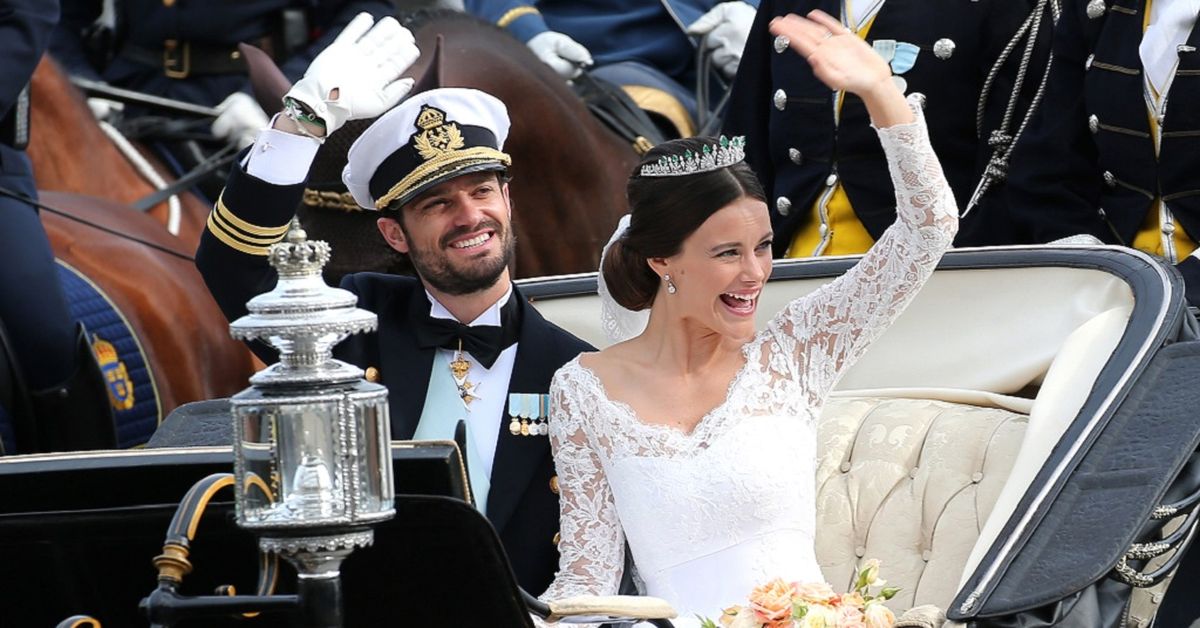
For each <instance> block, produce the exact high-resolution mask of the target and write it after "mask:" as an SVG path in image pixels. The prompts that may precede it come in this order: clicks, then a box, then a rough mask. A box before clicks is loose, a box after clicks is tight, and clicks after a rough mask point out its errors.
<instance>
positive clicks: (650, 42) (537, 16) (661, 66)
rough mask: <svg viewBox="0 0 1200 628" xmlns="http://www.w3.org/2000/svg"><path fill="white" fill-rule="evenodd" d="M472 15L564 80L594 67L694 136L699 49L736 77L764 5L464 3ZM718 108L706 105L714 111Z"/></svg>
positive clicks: (709, 1) (682, 0)
mask: <svg viewBox="0 0 1200 628" xmlns="http://www.w3.org/2000/svg"><path fill="white" fill-rule="evenodd" d="M463 4H464V5H465V7H466V9H467V11H469V12H471V13H474V14H475V15H478V16H480V17H481V18H483V19H485V20H487V21H489V22H492V23H494V24H497V25H499V26H500V27H501V28H505V29H507V30H508V31H509V32H510V33H512V34H513V36H515V37H516V38H517V39H519V40H521V41H522V42H524V43H525V44H526V45H527V46H529V48H530V49H531V50H532V51H533V52H534V54H536V55H537V56H538V58H540V59H541V60H542V61H544V62H545V63H546V64H547V65H549V66H550V67H551V68H553V69H554V70H555V71H556V72H558V73H559V74H560V75H561V76H562V77H563V78H566V79H570V78H574V77H575V76H577V75H578V74H579V72H580V71H581V69H582V68H584V67H591V68H592V69H591V72H592V74H593V76H596V77H598V78H601V79H604V80H607V81H609V82H611V83H614V84H616V85H620V86H622V87H624V88H625V90H626V91H627V92H629V94H630V96H631V97H632V98H633V100H634V102H636V103H637V104H638V105H639V106H640V107H642V108H643V109H645V110H647V111H649V112H651V113H654V114H657V115H659V116H661V117H662V118H665V119H666V120H669V121H670V122H671V124H672V125H673V126H674V127H675V129H676V130H677V131H678V133H679V134H680V135H682V136H685V137H686V136H690V135H693V134H694V133H695V130H696V129H695V120H696V115H697V112H696V96H695V94H696V46H697V42H698V41H699V38H700V37H701V36H704V37H705V38H706V39H705V41H706V48H707V50H708V51H709V52H710V53H711V54H712V63H713V66H714V68H715V69H716V70H717V71H718V72H719V73H720V74H721V75H722V76H723V77H724V78H725V79H729V78H732V77H733V75H734V74H735V73H736V71H737V66H738V61H739V60H740V59H741V55H742V48H743V47H744V46H745V43H746V34H747V32H748V31H749V28H750V23H751V21H752V20H753V19H754V11H755V8H756V7H757V6H758V0H746V1H742V0H735V1H733V2H722V1H720V0H660V1H650V2H646V1H644V0H608V1H606V2H579V1H578V0H541V1H536V2H535V1H530V0H465V1H464V3H463ZM713 104H714V103H708V104H707V105H706V106H709V107H711V106H712V105H713Z"/></svg>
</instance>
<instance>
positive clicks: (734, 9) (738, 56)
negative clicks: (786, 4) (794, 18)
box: [687, 0, 755, 78]
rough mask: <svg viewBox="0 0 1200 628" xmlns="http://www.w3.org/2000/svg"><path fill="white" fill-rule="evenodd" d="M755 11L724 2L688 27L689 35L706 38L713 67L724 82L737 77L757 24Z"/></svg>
mask: <svg viewBox="0 0 1200 628" xmlns="http://www.w3.org/2000/svg"><path fill="white" fill-rule="evenodd" d="M754 14H755V9H754V7H752V6H750V5H748V4H746V3H745V2H741V0H738V1H736V2H722V3H721V4H718V5H717V6H715V7H713V8H712V10H710V11H709V12H708V13H705V14H704V15H702V16H700V19H698V20H696V21H695V22H693V23H692V25H691V26H689V27H688V29H687V32H688V34H689V35H694V36H696V37H704V36H706V35H707V37H705V40H704V47H705V49H706V50H707V52H708V53H709V54H710V55H712V64H713V66H715V67H716V68H717V69H718V70H720V71H721V74H723V75H724V76H725V78H733V75H735V74H737V69H738V63H739V62H740V61H741V60H742V50H743V49H744V48H745V47H746V37H747V36H748V35H749V34H750V25H751V24H753V23H754Z"/></svg>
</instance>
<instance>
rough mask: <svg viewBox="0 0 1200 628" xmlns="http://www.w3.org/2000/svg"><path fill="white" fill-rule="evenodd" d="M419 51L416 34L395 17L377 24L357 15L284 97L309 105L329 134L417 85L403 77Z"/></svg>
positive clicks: (379, 110) (373, 113)
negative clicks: (401, 76) (414, 36)
mask: <svg viewBox="0 0 1200 628" xmlns="http://www.w3.org/2000/svg"><path fill="white" fill-rule="evenodd" d="M420 55H421V51H420V50H418V49H417V44H416V41H415V40H414V39H413V36H412V33H410V32H409V31H408V29H407V28H404V27H403V26H401V25H400V23H399V22H397V21H396V20H395V18H392V17H385V18H383V19H381V20H379V21H378V22H376V21H375V18H373V17H371V15H370V14H369V13H359V14H358V16H357V17H355V18H354V19H353V20H351V21H350V23H349V24H347V25H346V28H345V29H343V30H342V32H341V34H339V35H338V37H337V39H335V40H334V41H333V43H332V44H329V47H328V48H326V49H325V50H322V51H321V54H319V55H317V58H316V59H313V62H312V64H311V65H309V66H308V70H306V71H305V72H304V78H302V79H300V80H299V81H297V82H296V84H295V85H293V86H292V89H291V90H289V91H288V93H287V95H286V96H285V98H293V99H295V100H296V101H297V102H300V103H303V104H304V105H305V106H307V107H308V108H309V109H311V110H312V111H313V113H315V114H316V115H317V117H318V118H320V119H321V120H322V121H324V122H325V134H326V136H328V135H330V134H332V133H333V132H334V131H336V130H338V129H339V128H341V126H342V125H343V124H345V123H346V121H347V120H360V119H363V118H373V117H375V116H378V115H380V114H382V113H384V112H385V111H387V110H388V109H391V108H392V107H393V106H395V105H396V103H398V102H400V99H402V98H404V96H405V95H406V94H408V92H409V90H411V89H412V86H413V80H412V79H410V78H406V79H402V78H400V75H401V74H403V73H404V72H406V71H408V68H409V67H410V66H412V64H413V62H414V61H416V60H417V57H419V56H420Z"/></svg>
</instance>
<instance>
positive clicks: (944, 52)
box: [933, 37, 955, 61]
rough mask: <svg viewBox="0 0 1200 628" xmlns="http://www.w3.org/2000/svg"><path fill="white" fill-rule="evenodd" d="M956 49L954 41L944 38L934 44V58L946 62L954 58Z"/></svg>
mask: <svg viewBox="0 0 1200 628" xmlns="http://www.w3.org/2000/svg"><path fill="white" fill-rule="evenodd" d="M954 48H955V44H954V40H953V39H949V38H947V37H943V38H941V39H939V40H937V41H935V42H933V56H935V57H937V58H939V59H941V60H942V61H945V60H946V59H949V58H950V57H952V56H954Z"/></svg>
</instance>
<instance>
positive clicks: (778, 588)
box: [750, 578, 796, 628]
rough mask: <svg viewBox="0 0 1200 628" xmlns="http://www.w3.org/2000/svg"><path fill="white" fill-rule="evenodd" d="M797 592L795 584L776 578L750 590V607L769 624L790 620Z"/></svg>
mask: <svg viewBox="0 0 1200 628" xmlns="http://www.w3.org/2000/svg"><path fill="white" fill-rule="evenodd" d="M795 594H796V587H795V585H792V584H790V583H787V582H784V581H783V580H782V579H780V578H776V579H774V580H772V581H770V582H768V583H766V584H764V585H761V586H757V587H755V588H754V590H753V591H751V592H750V608H752V609H754V612H755V614H757V615H758V618H759V619H760V620H762V622H763V623H765V624H767V625H768V626H771V624H773V623H775V622H785V621H787V622H790V621H791V619H792V596H793V595H795ZM772 628H774V627H773V626H772Z"/></svg>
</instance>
